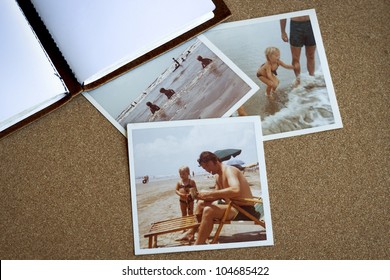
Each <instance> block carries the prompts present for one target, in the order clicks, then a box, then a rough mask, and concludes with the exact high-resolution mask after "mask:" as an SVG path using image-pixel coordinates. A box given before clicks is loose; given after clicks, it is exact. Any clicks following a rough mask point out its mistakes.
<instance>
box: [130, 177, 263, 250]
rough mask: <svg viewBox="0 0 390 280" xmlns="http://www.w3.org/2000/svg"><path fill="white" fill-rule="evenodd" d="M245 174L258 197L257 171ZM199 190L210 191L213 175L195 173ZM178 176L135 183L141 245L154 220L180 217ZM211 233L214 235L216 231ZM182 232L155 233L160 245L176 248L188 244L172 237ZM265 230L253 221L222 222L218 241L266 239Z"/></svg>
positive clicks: (146, 241)
mask: <svg viewBox="0 0 390 280" xmlns="http://www.w3.org/2000/svg"><path fill="white" fill-rule="evenodd" d="M245 177H246V178H247V180H248V182H249V183H250V186H251V189H252V193H253V195H254V196H259V195H260V192H261V189H260V180H259V171H258V170H253V171H246V172H245ZM193 179H194V180H195V182H196V184H197V188H198V190H199V191H202V190H210V189H211V188H212V187H213V186H214V178H213V176H211V175H195V177H193ZM177 181H178V178H174V179H164V180H153V179H151V180H150V181H149V182H148V183H147V184H142V182H138V180H137V185H136V191H137V209H138V221H139V239H140V243H141V244H140V248H148V239H147V238H145V237H144V234H146V233H147V232H148V231H149V229H150V225H151V224H152V223H153V222H157V221H163V220H166V219H172V218H177V217H180V216H181V212H180V205H179V197H178V196H177V195H176V193H175V186H176V182H177ZM215 229H216V226H215V228H214V231H213V232H212V234H211V236H213V234H214V232H215ZM182 234H183V232H174V233H168V234H163V235H160V236H158V246H159V247H175V246H182V245H189V243H188V242H179V241H175V239H177V238H179V237H180V236H181V235H182ZM265 239H266V236H265V232H264V231H263V228H262V227H260V226H258V225H253V224H247V223H245V224H240V225H238V224H234V225H233V224H232V225H224V227H223V229H222V232H221V234H220V238H219V243H229V242H243V241H255V240H265Z"/></svg>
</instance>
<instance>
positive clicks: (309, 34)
mask: <svg viewBox="0 0 390 280" xmlns="http://www.w3.org/2000/svg"><path fill="white" fill-rule="evenodd" d="M280 30H281V33H282V40H283V41H284V42H288V41H289V40H288V35H287V33H286V19H281V20H280ZM303 46H305V53H306V60H307V71H308V72H309V75H311V76H314V71H315V51H316V41H315V38H314V33H313V29H312V27H311V22H310V17H309V16H300V17H293V18H291V20H290V47H291V55H292V65H293V66H294V72H295V76H296V77H297V83H298V84H299V82H300V74H301V66H300V62H299V60H300V56H301V50H302V47H303Z"/></svg>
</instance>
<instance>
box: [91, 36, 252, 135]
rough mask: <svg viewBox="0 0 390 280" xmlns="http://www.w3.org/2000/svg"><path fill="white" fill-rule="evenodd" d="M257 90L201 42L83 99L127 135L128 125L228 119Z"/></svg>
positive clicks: (244, 76)
mask: <svg viewBox="0 0 390 280" xmlns="http://www.w3.org/2000/svg"><path fill="white" fill-rule="evenodd" d="M257 90H258V86H257V85H256V84H255V82H253V81H252V80H251V79H250V78H248V77H247V76H246V75H245V74H244V73H243V72H242V71H241V70H240V69H239V68H238V67H237V66H235V65H234V64H233V63H232V62H231V61H230V60H229V59H228V58H227V57H226V56H225V55H223V54H222V53H221V52H220V51H219V50H218V49H217V48H215V47H214V46H213V44H211V43H210V42H209V41H208V40H207V38H203V39H202V40H199V39H193V40H191V41H189V42H187V43H185V44H184V45H181V46H180V47H177V48H175V49H174V50H171V51H169V52H168V53H166V54H164V55H162V56H160V57H158V58H156V59H154V60H152V61H150V62H148V63H146V64H144V65H142V66H140V67H138V68H136V69H134V70H132V71H130V72H129V73H127V74H125V75H123V76H121V77H119V78H117V79H115V80H113V81H111V82H109V83H108V84H106V85H104V86H102V87H100V88H98V89H96V90H93V91H90V92H88V93H85V94H84V96H85V97H86V98H87V99H88V100H89V101H90V102H91V103H92V104H93V105H95V106H96V107H97V108H98V109H99V110H100V111H101V112H102V113H103V114H104V115H105V116H106V117H107V118H108V119H109V120H110V121H111V122H112V123H113V124H114V125H115V126H116V127H117V128H118V129H119V130H120V131H121V132H122V133H123V134H126V133H125V128H126V125H127V124H128V123H141V122H154V121H171V120H187V119H206V118H218V117H225V116H231V115H233V114H235V112H236V110H237V109H238V108H239V107H240V106H241V105H242V104H243V103H245V102H246V101H247V100H248V99H249V98H250V97H251V96H252V95H253V94H254V93H255V92H256V91H257Z"/></svg>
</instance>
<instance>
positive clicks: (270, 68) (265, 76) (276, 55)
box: [256, 47, 294, 97]
mask: <svg viewBox="0 0 390 280" xmlns="http://www.w3.org/2000/svg"><path fill="white" fill-rule="evenodd" d="M265 57H266V59H267V61H266V62H265V63H263V64H262V65H261V66H260V68H259V69H258V70H257V73H256V76H257V77H258V78H259V80H260V81H262V82H263V83H264V84H266V85H267V89H266V91H265V93H266V96H267V97H271V92H272V93H273V92H275V90H276V88H277V87H278V85H279V79H278V78H277V77H276V76H277V75H278V73H277V72H276V70H277V69H278V67H279V66H282V67H284V68H286V69H294V66H293V65H288V64H286V63H284V62H283V61H281V60H280V50H279V49H278V48H276V47H268V48H266V49H265Z"/></svg>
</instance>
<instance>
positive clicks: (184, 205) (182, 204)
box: [180, 200, 187, 217]
mask: <svg viewBox="0 0 390 280" xmlns="http://www.w3.org/2000/svg"><path fill="white" fill-rule="evenodd" d="M180 211H181V215H182V216H183V217H184V216H187V203H186V202H183V201H181V200H180Z"/></svg>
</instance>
